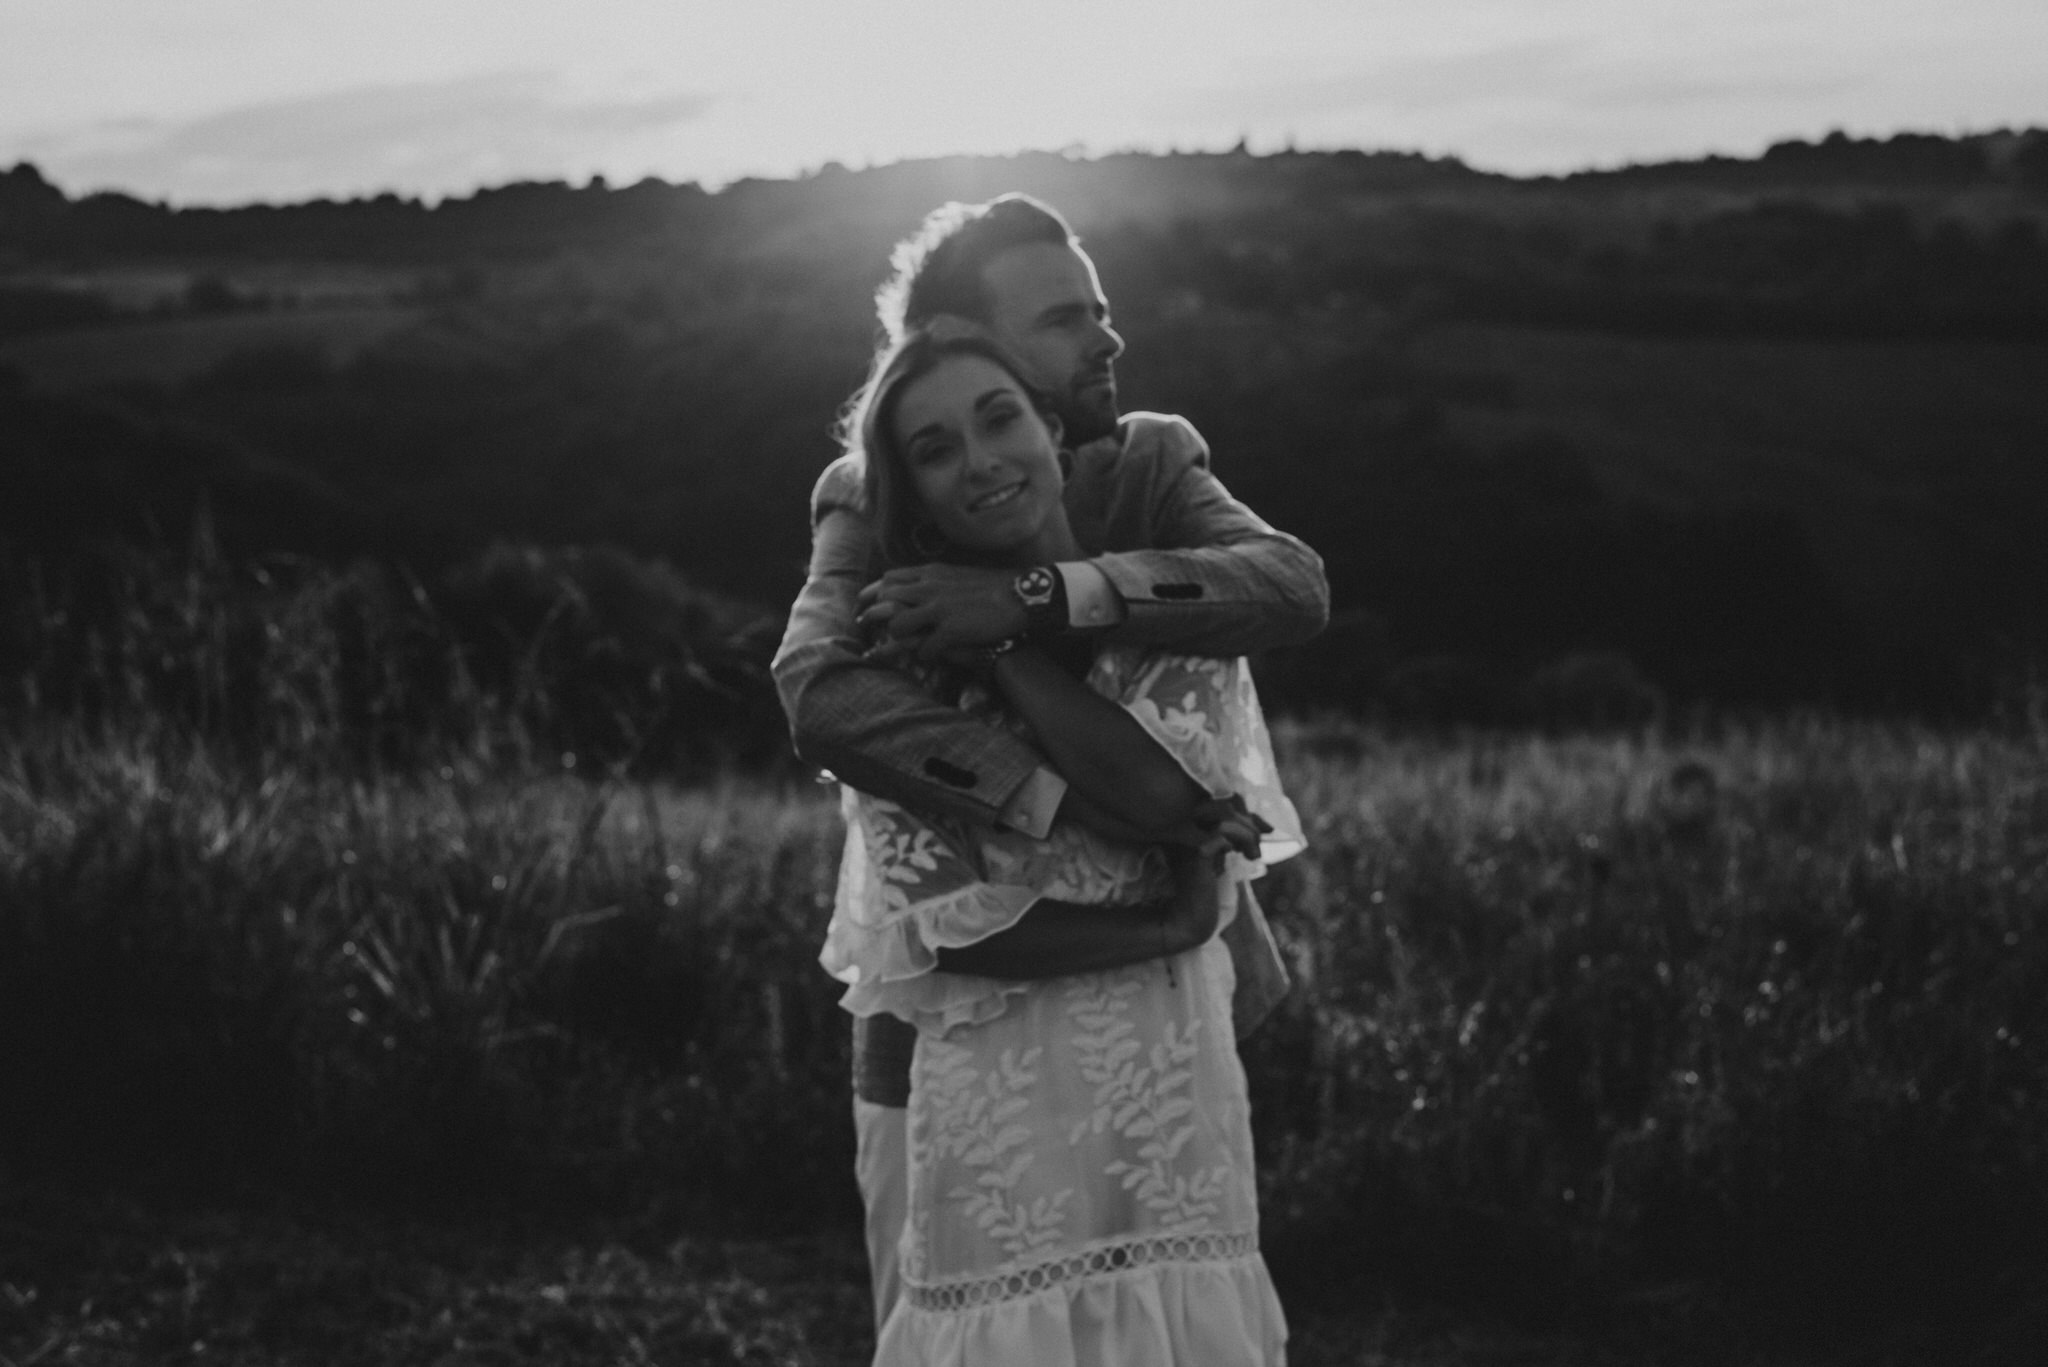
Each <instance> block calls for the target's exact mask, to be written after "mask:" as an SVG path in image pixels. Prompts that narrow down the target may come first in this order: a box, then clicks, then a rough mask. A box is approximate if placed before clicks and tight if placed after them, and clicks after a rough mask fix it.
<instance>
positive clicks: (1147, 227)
mask: <svg viewBox="0 0 2048 1367" xmlns="http://www.w3.org/2000/svg"><path fill="white" fill-rule="evenodd" d="M1007 189H1025V190H1030V191H1033V192H1035V193H1039V194H1042V195H1044V196H1045V197H1047V198H1048V199H1050V200H1051V201H1053V202H1054V203H1055V204H1057V205H1059V206H1060V207H1061V208H1062V209H1063V210H1064V211H1065V212H1067V214H1068V215H1069V217H1070V218H1071V219H1072V220H1073V222H1074V223H1075V226H1076V228H1077V229H1078V230H1079V231H1080V232H1081V233H1082V235H1083V236H1084V238H1085V239H1086V240H1087V243H1088V246H1089V249H1090V251H1091V252H1092V253H1093V254H1094V255H1095V257H1096V260H1097V262H1098V264H1099V266H1100V268H1101V272H1102V276H1103V281H1104V285H1105V288H1106V290H1107V292H1108V293H1109V295H1110V298H1111V300H1112V302H1113V304H1114V306H1115V309H1116V313H1117V322H1118V326H1119V328H1120V329H1121V330H1122V331H1123V332H1124V335H1125V337H1126V339H1127V340H1128V342H1129V351H1128V353H1127V355H1126V357H1125V358H1124V360H1123V361H1122V363H1121V375H1122V378H1123V393H1124V397H1125V401H1126V405H1127V407H1132V408H1153V409H1160V410H1165V411H1176V412H1183V413H1186V414H1187V415H1188V416H1189V417H1191V418H1192V419H1193V420H1194V421H1195V422H1196V423H1197V424H1198V425H1199V426H1200V427H1201V429H1202V430H1203V432H1204V433H1205V434H1206V435H1207V436H1208V437H1209V439H1210V441H1211V443H1212V445H1213V447H1214V449H1215V452H1216V463H1217V468H1218V470H1219V471H1220V472H1221V473H1222V475H1223V477H1224V478H1225V480H1226V481H1227V482H1228V483H1230V484H1231V486H1232V487H1233V488H1234V489H1236V490H1237V491H1238V492H1240V493H1241V494H1243V495H1244V496H1245V497H1246V498H1247V499H1248V500H1249V501H1251V502H1252V503H1253V504H1254V505H1255V506H1256V507H1258V508H1259V509H1260V510H1261V511H1262V512H1263V513H1265V514H1266V515H1267V516H1268V517H1269V518H1270V519H1271V520H1272V521H1274V522H1275V523H1276V524H1278V525H1280V526H1283V527H1286V528H1287V529H1289V530H1292V531H1295V532H1297V533H1299V534H1301V535H1302V536H1304V537H1306V538H1307V539H1308V540H1310V541H1311V542H1312V543H1313V544H1315V545H1316V546H1317V547H1318V548H1319V549H1321V550H1322V551H1323V553H1324V555H1325V557H1326V558H1327V560H1328V562H1329V565H1330V569H1331V574H1332V583H1333V588H1334V591H1335V595H1336V600H1337V607H1338V609H1339V612H1340V614H1341V615H1340V619H1339V622H1338V624H1337V626H1336V628H1335V629H1333V632H1332V635H1331V636H1330V638H1329V639H1328V640H1327V641H1326V642H1325V643H1324V644H1322V645H1320V646H1318V647H1313V648H1311V649H1309V650H1307V651H1305V652H1301V653H1298V654H1297V655H1296V656H1295V657H1294V658H1292V659H1288V660H1278V661H1274V662H1271V669H1270V671H1269V677H1270V678H1271V679H1272V681H1273V687H1274V688H1275V689H1276V690H1278V691H1279V693H1280V694H1282V695H1283V696H1284V697H1285V698H1286V700H1288V701H1292V702H1295V703H1298V704H1304V705H1305V704H1309V703H1337V704H1340V705H1368V704H1374V705H1379V704H1386V703H1388V702H1389V701H1390V700H1398V699H1399V698H1401V697H1405V696H1409V695H1412V694H1414V693H1415V692H1416V690H1417V689H1420V690H1421V691H1422V693H1424V694H1426V695H1428V696H1426V697H1424V698H1423V699H1422V702H1421V710H1423V711H1425V712H1429V711H1440V712H1443V713H1445V714H1446V715H1452V714H1455V715H1461V716H1471V717H1484V716H1491V715H1502V714H1504V713H1505V712H1506V711H1507V710H1509V703H1510V696H1511V694H1512V690H1513V688H1514V686H1515V685H1516V684H1517V683H1518V682H1519V681H1521V680H1524V679H1527V678H1528V677H1529V676H1530V675H1531V673H1532V672H1534V671H1540V670H1541V669H1542V668H1543V667H1545V666H1546V665H1552V664H1555V663H1557V662H1558V661H1560V660H1564V659H1568V658H1573V657H1576V658H1581V659H1584V658H1587V657H1589V656H1600V655H1603V654H1604V655H1606V656H1610V657H1611V656H1612V655H1615V654H1619V655H1624V656H1626V657H1627V658H1628V659H1629V660H1630V661H1632V662H1633V664H1634V665H1635V666H1636V667H1638V668H1639V669H1640V670H1641V671H1643V672H1644V673H1645V674H1646V675H1647V676H1648V678H1649V679H1650V680H1651V681H1652V682H1653V683H1654V684H1655V685H1656V686H1658V687H1659V688H1661V689H1662V690H1663V691H1665V692H1666V693H1668V694H1669V695H1671V696H1673V697H1674V698H1677V699H1686V698H1704V699H1709V700H1713V701H1718V702H1723V703H1750V702H1766V703H1780V702H1787V701H1806V702H1822V703H1834V704H1840V705H1848V706H1854V707H1876V708H1900V707H1903V708H1910V709H1916V710H1929V711H1937V712H1953V711H1958V710H1961V711H1981V710H1982V709H1984V708H1986V707H1988V706H1991V705H1993V704H1995V703H1996V702H1998V700H1999V699H2000V698H2002V697H2003V698H2010V697H2012V696H2014V690H2015V689H2016V688H2018V687H2019V686H2020V682H2021V681H2023V680H2024V679H2025V677H2027V670H2028V669H2029V668H2030V667H2034V668H2038V666H2039V665H2040V663H2041V662H2042V661H2043V659H2044V658H2048V549H2044V545H2043V539H2042V538H2041V537H2040V536H2039V534H2038V528H2039V527H2040V526H2041V525H2043V522H2044V521H2048V399H2044V398H2043V396H2044V395H2048V241H2044V231H2043V226H2044V225H2043V220H2044V219H2048V134H2043V133H2040V132H2033V131H2029V132H2024V133H2009V134H1985V135H1980V136H1976V137H1970V138H1959V139H1948V138H1938V137H1926V136H1914V135H1902V136H1901V137H1897V138H1892V139H1889V140H1884V141H1859V140H1854V139H1847V138H1842V137H1839V136H1836V137H1831V138H1829V139H1827V140H1824V141H1822V142H1819V143H1811V144H1808V143H1789V144H1784V145H1781V146H1779V147H1775V148H1773V149H1771V150H1770V152H1768V153H1766V154H1765V155H1763V156H1762V157H1759V158H1756V159H1752V160H1731V159H1709V160H1706V161H1701V162H1691V163H1677V164H1670V165H1663V166H1645V167H1630V168H1621V169H1616V170H1609V171H1601V172H1589V173H1585V174H1581V175H1576V176H1570V177H1564V178H1543V179H1529V180H1518V179H1512V178H1508V177H1503V176H1497V175H1491V174H1486V173H1482V172H1479V171H1475V170H1472V169H1471V168H1468V167H1465V166H1463V165H1461V164H1459V163H1458V162H1456V161H1451V160H1432V159H1428V158H1423V157H1418V156H1411V155H1401V154H1366V153H1356V152H1340V153H1299V154H1296V153H1289V154H1284V155H1276V156H1249V155H1244V154H1241V153H1239V154H1216V155H1208V154H1204V155H1179V156H1148V155H1135V154H1133V155H1119V156H1109V157H1103V158H1099V159H1094V160H1082V159H1069V158H1064V157H1060V156H1055V155H1048V154H1035V155H1027V156H1020V157H1015V158H992V159H978V160H946V161H931V162H917V163H905V164H899V165H894V166H887V167H881V168H875V169H871V170H864V171H849V170H846V169H844V168H839V167H836V166H834V167H826V168H824V169H822V170H820V171H818V172H817V173H815V174H813V175H810V176H807V177H804V178H802V179H799V180H792V181H743V182H739V183H737V184H734V185H732V186H728V187H726V188H725V189H723V190H720V191H718V192H715V193H713V192H707V191H705V190H703V189H701V188H699V187H696V186H692V185H666V184H662V183H660V182H654V181H647V182H642V183H641V184H638V185H635V186H630V187H621V188H616V189H614V188H610V187H606V186H604V185H602V184H598V183H593V184H592V185H589V186H585V187H580V188H578V187H570V186H565V185H559V184H557V185H515V186H507V187H503V188H501V189H496V190H486V191H480V192H479V193H477V194H476V195H474V196H471V197H469V198H467V199H462V200H450V201H447V202H444V203H442V204H439V205H432V206H429V205H425V204H421V203H418V202H414V201H407V200H400V199H396V198H394V197H390V196H386V197H382V198H379V199H376V200H369V201H356V202H350V203H345V204H334V203H312V204H303V205H291V206H250V207H247V208H240V209H230V210H215V209H206V210H173V209H169V208H165V207H163V206H160V205H151V204H146V203H142V202H139V201H135V200H132V199H126V198H124V197H120V196H113V195H95V196H90V197H85V198H82V199H73V198H71V197H69V196H67V195H66V194H65V193H64V192H63V191H62V190H60V189H58V188H57V187H54V186H51V185H49V184H47V183H46V182H44V181H43V180H42V178H41V177H40V176H39V175H38V174H37V173H36V172H35V171H34V169H33V168H30V167H17V168H15V170H13V171H12V172H10V173H7V174H5V175H0V446H4V448H5V449H7V450H8V452H9V460H10V462H11V463H12V464H13V465H14V466H15V468H16V469H17V470H20V471H22V472H25V473H26V475H27V478H26V479H24V480H22V481H21V482H20V483H19V484H17V486H16V487H17V489H20V490H23V491H24V492H25V494H26V496H25V497H16V498H13V499H10V500H8V501H7V505H6V508H5V510H4V511H0V537H5V538H6V539H7V540H8V541H9V542H10V543H11V544H12V545H13V546H14V547H15V548H16V551H17V553H18V555H17V558H19V556H20V555H26V556H28V557H31V558H34V559H38V560H44V561H48V560H50V559H52V558H57V559H61V558H62V557H63V556H64V555H66V554H67V553H69V552H68V548H71V547H75V546H76V545H77V544H79V543H80V541H81V540H83V539H88V538H91V537H94V536H100V535H105V534H110V533H111V534H117V535H121V536H124V537H131V538H133V537H143V538H149V537H157V538H167V539H169V540H171V541H173V542H175V541H177V540H178V539H179V537H180V536H181V534H182V529H183V528H185V527H186V526H188V525H189V523H190V520H191V518H192V516H193V513H194V509H195V508H196V507H197V506H198V504H199V502H200V501H201V499H202V497H203V498H204V499H205V501H206V502H207V503H208V504H209V507H210V509H211V514H210V515H211V516H212V518H213V520H214V522H215V524H216V525H217V526H218V528H219V532H220V536H221V538H222V540H223V542H224V544H225V545H226V546H227V547H228V549H229V550H230V551H231V552H233V553H237V554H242V553H255V552H258V551H266V550H287V551H312V552H317V553H319V554H322V555H327V556H350V555H372V556H377V557H383V558H389V559H397V560H402V561H404V562H406V563H408V564H410V565H413V566H415V567H416V568H418V569H419V571H420V572H421V573H423V574H427V575H429V576H430V577H431V575H433V574H434V573H437V572H439V571H440V570H441V569H442V568H444V567H446V566H449V565H451V564H453V563H455V562H457V561H459V560H461V559H463V558H464V557H468V556H473V555H475V554H476V553H478V552H479V551H480V550H481V549H482V548H484V547H485V546H487V545H489V544H491V543H492V542H495V541H501V540H505V541H514V542H533V543H541V544H551V545H573V544H585V543H609V544H614V545H618V546H620V547H623V548H625V549H626V550H628V551H629V552H632V553H635V554H638V555H642V556H650V557H660V558H663V559H666V560H668V561H670V562H672V563H673V564H674V565H675V566H677V567H678V568H680V569H681V570H682V571H683V572H684V573H685V574H686V575H687V576H688V577H689V578H690V579H691V580H693V581H695V582H697V583H700V584H703V585H706V586H708V587H710V588H712V589H715V590H718V591H720V592H723V593H727V594H733V595H739V596H741V597H744V598H749V599H752V600H754V601H756V602H759V603H762V604H764V605H771V606H772V605H775V604H778V603H781V602H784V601H786V600H787V598H788V597H789V595H790V594H791V593H793V591H794V589H795V587H796V584H797V582H798V578H799V576H800V573H801V566H802V563H803V555H804V537H805V530H804V524H803V514H802V508H803V506H804V497H805V492H806V490H807V488H808V486H809V483H810V480H811V478H812V477H813V475H814V474H815V472H816V471H817V470H818V469H819V468H820V467H821V466H822V465H823V464H824V463H825V461H826V460H828V459H829V458H830V456H831V454H832V446H831V442H830V438H829V435H828V433H829V429H830V424H831V421H832V417H833V414H834V412H835V411H836V409H837V407H838V405H839V404H840V403H841V402H842V401H843V400H844V398H845V397H846V395H847V393H848V392H849V391H850V389H851V388H852V387H853V385H854V383H855V382H856V381H857V380H858V378H859V375H860V372H861V368H862V365H863V363H864V361H865V358H866V356H867V352H868V348H869V345H870V334H871V328H872V320H871V314H870V311H869V309H870V305H869V300H870V296H871V294H872V291H873V288H874V286H875V285H876V284H877V283H878V281H879V279H880V277H881V275H882V273H883V269H884V265H885V259H886V254H887V250H888V247H889V245H890V244H891V243H892V242H893V241H894V240H895V239H897V238H898V237H900V236H901V235H902V234H903V233H905V232H906V231H907V230H908V229H909V228H910V227H911V226H913V225H914V224H915V223H916V221H917V219H918V218H919V217H920V216H921V214H922V213H923V212H924V211H925V210H926V209H928V208H930V207H931V206H933V205H935V204H937V203H939V202H941V201H943V200H945V199H949V198H981V197H986V196H988V195H991V194H994V193H997V192H1000V191H1002V190H1007Z"/></svg>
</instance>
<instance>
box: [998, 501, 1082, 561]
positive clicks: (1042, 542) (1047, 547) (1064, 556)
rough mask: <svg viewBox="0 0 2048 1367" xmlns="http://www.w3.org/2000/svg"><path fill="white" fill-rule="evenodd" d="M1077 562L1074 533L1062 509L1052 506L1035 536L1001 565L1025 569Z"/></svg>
mask: <svg viewBox="0 0 2048 1367" xmlns="http://www.w3.org/2000/svg"><path fill="white" fill-rule="evenodd" d="M1081 558H1082V555H1081V543H1080V542H1078V541H1076V540H1074V529H1073V528H1072V527H1071V526H1069V525H1068V523H1067V510H1066V507H1065V505H1063V504H1058V503H1055V504H1054V505H1053V508H1052V512H1051V513H1050V514H1048V515H1047V517H1046V519H1045V521H1044V522H1043V523H1041V524H1040V525H1039V528H1038V534H1037V535H1036V536H1034V537H1032V538H1031V539H1030V540H1029V541H1025V542H1022V543H1020V544H1018V545H1017V546H1016V547H1015V548H1014V549H1013V550H1012V551H1011V552H1010V553H1008V554H1006V555H1005V556H1004V557H1003V563H1004V564H1006V565H1013V566H1015V567H1016V568H1018V569H1028V568H1029V567H1031V566H1032V565H1050V564H1053V563H1055V562H1057V561H1061V560H1079V559H1081Z"/></svg>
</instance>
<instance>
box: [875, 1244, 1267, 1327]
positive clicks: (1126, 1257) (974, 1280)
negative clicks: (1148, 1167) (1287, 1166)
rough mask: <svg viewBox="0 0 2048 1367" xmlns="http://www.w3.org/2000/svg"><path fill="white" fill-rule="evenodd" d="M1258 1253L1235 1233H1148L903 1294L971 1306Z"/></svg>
mask: <svg viewBox="0 0 2048 1367" xmlns="http://www.w3.org/2000/svg"><path fill="white" fill-rule="evenodd" d="M1258 1251H1259V1236H1258V1235H1257V1233H1255V1232H1252V1231H1249V1230H1246V1231H1241V1232H1239V1233H1235V1234H1225V1233H1202V1234H1152V1235H1147V1236H1144V1237H1141V1238H1136V1239H1125V1240H1121V1241H1120V1242H1117V1243H1113V1244H1104V1245H1101V1246H1099V1247H1096V1248H1090V1249H1084V1250H1082V1251H1081V1252H1078V1253H1069V1254H1067V1255H1066V1256H1065V1257H1063V1258H1053V1259H1051V1260H1049V1261H1047V1262H1042V1263H1033V1264H1032V1265H1031V1266H1030V1267H1023V1268H1017V1269H1015V1270H1014V1271H1009V1272H998V1273H996V1274H994V1275H993V1276H988V1277H967V1278H963V1279H961V1280H959V1281H947V1282H914V1281H907V1280H906V1282H905V1283H904V1288H903V1293H904V1296H905V1297H906V1298H907V1299H908V1300H909V1301H910V1303H911V1304H912V1305H913V1306H915V1307H916V1308H918V1309H919V1310H936V1311H941V1312H947V1311H956V1310H972V1309H975V1308H976V1307H978V1306H983V1305H993V1304H995V1303H996V1302H998V1301H1007V1300H1015V1299H1017V1298H1018V1297H1020V1296H1031V1295H1036V1294H1037V1293H1038V1292H1040V1291H1048V1290H1051V1289H1052V1288H1053V1287H1055V1286H1060V1285H1063V1284H1064V1283H1066V1282H1071V1281H1080V1280H1082V1279H1083V1278H1086V1277H1100V1276H1103V1275H1106V1274H1108V1273H1112V1272H1127V1271H1130V1270H1131V1269H1133V1268H1139V1267H1151V1266H1153V1265H1155V1264H1158V1263H1212V1262H1223V1261H1226V1260H1229V1259H1233V1258H1245V1257H1249V1256H1250V1255H1252V1254H1254V1253H1256V1252H1258Z"/></svg>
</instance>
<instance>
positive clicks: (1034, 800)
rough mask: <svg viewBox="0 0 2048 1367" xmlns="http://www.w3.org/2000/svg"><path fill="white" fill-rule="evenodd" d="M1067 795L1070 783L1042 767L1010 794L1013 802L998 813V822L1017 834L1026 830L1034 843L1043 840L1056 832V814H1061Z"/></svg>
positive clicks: (1034, 770)
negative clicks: (1053, 821) (1053, 828)
mask: <svg viewBox="0 0 2048 1367" xmlns="http://www.w3.org/2000/svg"><path fill="white" fill-rule="evenodd" d="M1066 795H1067V781H1066V780H1065V779H1063V778H1061V777H1060V776H1059V775H1058V774H1055V773H1054V772H1053V771H1052V770H1050V769H1047V768H1045V767H1043V766H1040V767H1039V768H1036V769H1033V770H1032V771H1031V774H1030V776H1029V777H1028V778H1026V779H1025V780H1024V781H1023V782H1022V783H1020V784H1018V785H1017V791H1016V792H1014V793H1012V794H1010V800H1009V801H1008V802H1005V803H1004V804H1003V809H1002V810H1001V811H1000V812H997V813H996V820H997V821H999V822H1001V823H1002V824H1003V825H1005V826H1008V827H1009V828H1010V829H1011V830H1013V831H1022V832H1023V833H1024V834H1025V835H1028V836H1030V837H1031V838H1032V839H1033V840H1043V839H1045V837H1046V834H1047V832H1049V831H1051V830H1052V818H1053V814H1054V813H1056V812H1058V811H1059V809H1060V800H1061V799H1062V798H1064V797H1066Z"/></svg>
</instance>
